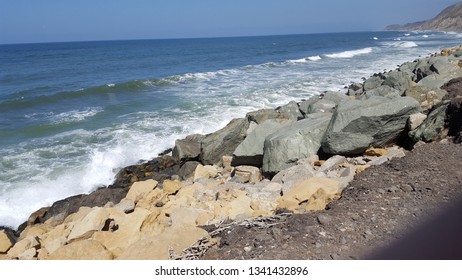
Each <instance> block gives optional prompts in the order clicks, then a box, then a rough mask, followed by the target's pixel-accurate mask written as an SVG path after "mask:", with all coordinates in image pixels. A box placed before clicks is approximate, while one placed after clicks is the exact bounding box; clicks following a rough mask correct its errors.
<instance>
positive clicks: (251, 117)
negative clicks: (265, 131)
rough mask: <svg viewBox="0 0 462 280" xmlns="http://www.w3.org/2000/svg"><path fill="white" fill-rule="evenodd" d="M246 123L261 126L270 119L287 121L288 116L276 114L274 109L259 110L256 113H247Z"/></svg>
mask: <svg viewBox="0 0 462 280" xmlns="http://www.w3.org/2000/svg"><path fill="white" fill-rule="evenodd" d="M246 119H247V121H248V122H249V123H250V122H255V123H257V124H261V123H263V122H264V121H266V120H271V119H285V120H288V119H289V116H287V114H284V113H281V112H278V111H276V110H274V109H260V110H257V111H253V112H249V113H247V115H246Z"/></svg>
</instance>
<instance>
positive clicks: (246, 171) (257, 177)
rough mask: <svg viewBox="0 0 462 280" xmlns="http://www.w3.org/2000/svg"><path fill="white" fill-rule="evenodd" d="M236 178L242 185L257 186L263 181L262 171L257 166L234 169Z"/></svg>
mask: <svg viewBox="0 0 462 280" xmlns="http://www.w3.org/2000/svg"><path fill="white" fill-rule="evenodd" d="M234 178H236V179H237V181H238V182H240V183H251V184H255V183H258V182H260V181H261V178H262V176H261V172H260V169H259V168H257V167H255V166H247V165H241V166H236V168H235V169H234Z"/></svg>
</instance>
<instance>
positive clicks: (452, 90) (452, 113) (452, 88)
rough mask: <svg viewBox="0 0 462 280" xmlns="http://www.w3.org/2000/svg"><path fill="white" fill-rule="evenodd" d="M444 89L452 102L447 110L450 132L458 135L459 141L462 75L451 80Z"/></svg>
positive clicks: (461, 125) (461, 124)
mask: <svg viewBox="0 0 462 280" xmlns="http://www.w3.org/2000/svg"><path fill="white" fill-rule="evenodd" d="M442 89H444V90H446V91H447V92H448V96H447V99H448V100H449V102H450V103H449V105H448V108H447V110H446V126H447V127H448V128H449V132H448V134H449V135H451V136H456V141H459V140H460V137H461V131H462V77H461V78H457V79H453V80H450V81H449V82H448V83H446V84H445V85H444V86H443V87H442ZM458 139H459V140H458Z"/></svg>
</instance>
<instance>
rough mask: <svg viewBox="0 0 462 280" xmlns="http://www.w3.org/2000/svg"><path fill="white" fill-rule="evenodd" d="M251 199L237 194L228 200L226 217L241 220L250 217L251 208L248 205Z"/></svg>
mask: <svg viewBox="0 0 462 280" xmlns="http://www.w3.org/2000/svg"><path fill="white" fill-rule="evenodd" d="M251 202H252V199H251V198H250V197H248V196H239V197H236V198H235V199H233V200H232V201H230V202H229V213H228V217H229V218H230V219H231V220H243V219H247V218H250V217H252V214H253V210H252V208H251V207H250V203H251Z"/></svg>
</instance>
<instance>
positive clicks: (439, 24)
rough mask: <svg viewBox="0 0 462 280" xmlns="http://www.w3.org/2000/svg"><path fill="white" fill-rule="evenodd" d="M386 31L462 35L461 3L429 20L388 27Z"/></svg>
mask: <svg viewBox="0 0 462 280" xmlns="http://www.w3.org/2000/svg"><path fill="white" fill-rule="evenodd" d="M385 29H386V30H435V31H452V32H458V33H462V2H459V3H457V4H454V5H452V6H449V7H447V8H446V9H444V10H443V11H442V12H441V13H439V14H438V15H437V16H436V17H434V18H433V19H430V20H426V21H421V22H414V23H408V24H405V25H390V26H387V27H386V28H385Z"/></svg>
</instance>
